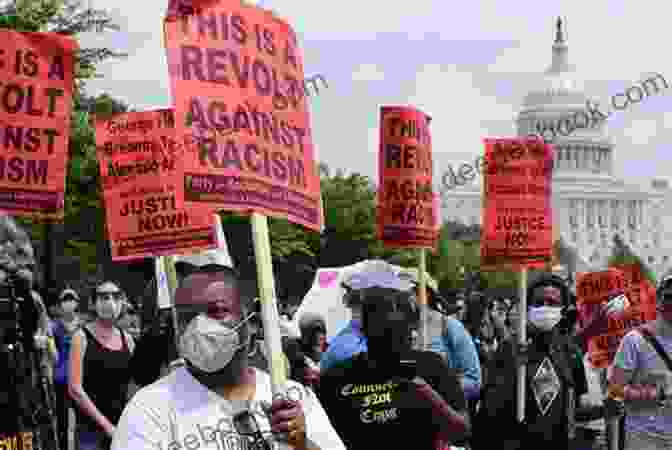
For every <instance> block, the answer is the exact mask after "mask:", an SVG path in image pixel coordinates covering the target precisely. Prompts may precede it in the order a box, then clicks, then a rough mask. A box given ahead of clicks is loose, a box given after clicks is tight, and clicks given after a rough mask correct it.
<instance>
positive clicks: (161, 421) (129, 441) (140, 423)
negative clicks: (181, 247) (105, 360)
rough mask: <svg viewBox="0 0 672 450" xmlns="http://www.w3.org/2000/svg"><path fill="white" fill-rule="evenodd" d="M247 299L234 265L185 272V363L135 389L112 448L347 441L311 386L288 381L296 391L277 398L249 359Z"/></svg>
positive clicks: (181, 309)
mask: <svg viewBox="0 0 672 450" xmlns="http://www.w3.org/2000/svg"><path fill="white" fill-rule="evenodd" d="M250 303H251V302H250V301H248V300H247V299H246V298H245V297H244V296H243V295H242V290H241V284H240V282H239V280H238V277H237V276H236V274H235V273H234V271H233V270H232V269H230V268H227V267H223V266H220V265H217V264H206V265H205V266H202V267H198V268H196V269H194V270H192V271H191V273H190V274H189V275H187V276H186V277H185V278H184V280H182V282H181V284H180V286H179V287H178V289H177V291H176V293H175V307H176V312H177V314H178V328H179V330H178V333H179V336H180V339H179V351H180V354H181V356H182V357H183V358H184V359H185V367H179V368H177V369H175V370H174V371H173V372H172V373H171V374H170V375H168V376H166V377H165V378H162V379H161V380H160V381H159V382H157V383H154V384H152V385H150V386H148V387H146V388H143V389H141V390H140V391H139V392H138V393H137V394H136V395H135V396H134V397H133V399H132V400H131V402H130V403H129V404H128V406H127V407H126V410H125V411H124V414H123V416H122V418H121V420H120V422H119V425H118V426H117V430H116V432H115V435H114V441H113V443H112V449H113V450H127V449H134V450H140V449H147V450H148V449H162V450H163V449H168V450H174V449H181V448H201V449H204V450H207V449H212V450H214V449H217V450H221V449H227V450H229V449H230V450H233V449H236V450H238V449H244V448H269V449H270V448H279V449H299V450H307V449H311V450H312V449H323V450H327V449H333V450H343V449H344V447H343V443H342V442H341V440H340V438H339V437H338V435H337V434H336V432H335V431H334V429H333V427H332V426H331V423H330V422H329V419H328V418H327V416H326V414H325V412H324V410H323V409H322V406H321V405H320V403H319V401H318V400H317V398H316V397H315V394H313V393H312V391H310V390H309V389H306V388H304V387H302V386H300V385H298V384H297V383H292V382H289V383H288V386H289V391H291V393H293V394H294V395H287V396H283V397H282V398H274V397H273V395H272V391H271V378H270V376H269V375H268V374H267V373H265V372H263V371H261V370H257V369H253V368H251V367H249V365H248V347H249V339H250V332H249V321H250V319H251V318H252V317H253V316H254V313H253V312H251V306H250ZM276 443H277V444H279V446H278V447H276V446H275V444H276Z"/></svg>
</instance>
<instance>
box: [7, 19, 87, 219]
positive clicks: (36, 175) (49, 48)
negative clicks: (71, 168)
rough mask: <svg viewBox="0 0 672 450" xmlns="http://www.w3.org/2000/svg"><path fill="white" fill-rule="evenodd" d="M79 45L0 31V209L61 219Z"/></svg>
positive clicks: (64, 39)
mask: <svg viewBox="0 0 672 450" xmlns="http://www.w3.org/2000/svg"><path fill="white" fill-rule="evenodd" d="M76 50H77V43H76V42H75V41H74V40H73V39H72V38H70V37H67V36H63V35H60V34H56V33H19V32H16V31H11V30H0V80H2V81H1V82H0V149H2V151H3V153H2V155H0V210H2V211H6V212H7V213H9V214H12V215H16V216H26V217H41V218H50V219H62V218H63V207H64V194H65V175H66V167H67V160H68V142H69V138H70V112H71V109H72V92H73V67H74V53H75V51H76Z"/></svg>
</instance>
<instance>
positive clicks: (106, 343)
mask: <svg viewBox="0 0 672 450" xmlns="http://www.w3.org/2000/svg"><path fill="white" fill-rule="evenodd" d="M125 297H126V296H125V295H124V293H123V292H122V290H121V289H120V288H119V286H117V285H116V284H115V283H113V282H109V281H107V282H104V283H102V284H100V285H98V287H97V288H96V290H95V306H96V319H95V320H94V321H93V322H92V323H89V324H86V325H85V326H83V327H82V328H81V330H79V331H78V332H77V333H76V334H75V335H74V337H73V339H72V347H71V349H70V374H69V380H68V391H69V393H70V396H71V397H72V399H73V400H74V402H75V404H76V405H77V407H78V408H77V412H78V416H77V424H78V441H79V448H80V450H100V449H107V448H109V446H110V443H111V438H112V434H113V433H114V429H115V426H116V424H117V422H118V421H119V418H120V417H121V413H122V411H123V409H124V406H125V405H126V402H127V400H128V385H129V381H130V378H131V369H130V362H131V355H132V353H133V349H134V342H133V338H132V337H131V336H130V335H129V334H128V333H127V332H125V331H123V330H122V329H121V328H119V327H118V326H117V325H116V321H117V319H118V318H119V317H120V316H121V314H122V304H123V302H124V300H125Z"/></svg>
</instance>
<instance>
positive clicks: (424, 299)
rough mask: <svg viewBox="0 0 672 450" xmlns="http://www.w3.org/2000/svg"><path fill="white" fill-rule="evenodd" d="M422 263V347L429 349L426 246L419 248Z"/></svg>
mask: <svg viewBox="0 0 672 450" xmlns="http://www.w3.org/2000/svg"><path fill="white" fill-rule="evenodd" d="M419 253H420V255H419V256H420V264H419V268H418V285H419V289H418V305H419V306H420V348H421V349H422V350H427V349H428V348H429V336H428V333H427V320H428V318H427V313H428V302H427V278H426V276H425V273H426V271H427V251H426V250H425V249H424V248H421V249H420V250H419Z"/></svg>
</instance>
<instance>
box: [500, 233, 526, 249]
mask: <svg viewBox="0 0 672 450" xmlns="http://www.w3.org/2000/svg"><path fill="white" fill-rule="evenodd" d="M505 242H506V248H522V247H526V246H527V245H528V244H529V242H530V236H529V234H528V233H527V232H525V231H514V232H508V233H506V238H505Z"/></svg>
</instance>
